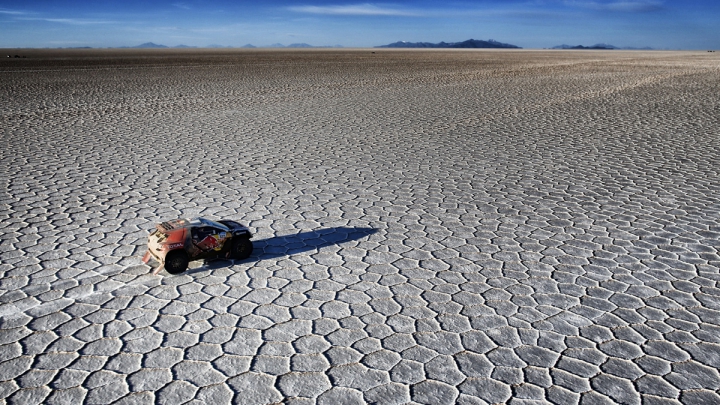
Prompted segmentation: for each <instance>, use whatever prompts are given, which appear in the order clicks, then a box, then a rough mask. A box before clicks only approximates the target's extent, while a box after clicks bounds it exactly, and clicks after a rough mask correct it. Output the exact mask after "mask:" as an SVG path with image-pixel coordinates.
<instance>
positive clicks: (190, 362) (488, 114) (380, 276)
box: [0, 51, 720, 404]
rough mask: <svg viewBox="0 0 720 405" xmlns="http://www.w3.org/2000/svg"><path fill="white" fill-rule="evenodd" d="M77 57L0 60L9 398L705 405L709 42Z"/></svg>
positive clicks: (717, 380) (709, 352)
mask: <svg viewBox="0 0 720 405" xmlns="http://www.w3.org/2000/svg"><path fill="white" fill-rule="evenodd" d="M97 52H100V51H97ZM33 55H34V56H33ZM98 55H99V56H103V54H99V53H98V54H89V56H87V57H84V56H83V54H76V55H75V56H74V57H72V58H70V59H62V58H54V57H52V55H50V56H47V55H45V56H43V54H42V53H41V52H40V51H38V52H37V55H35V54H32V55H31V57H30V58H28V59H26V60H22V61H3V62H2V64H1V65H0V70H1V71H2V77H3V80H2V81H0V99H1V100H2V105H3V108H2V113H1V114H0V119H1V121H0V124H1V126H2V129H1V131H2V140H3V147H2V148H1V149H0V156H1V157H2V167H0V183H1V184H0V189H1V190H2V194H1V198H2V205H1V206H0V221H1V223H2V226H1V227H0V237H1V238H2V240H1V242H0V263H1V264H0V276H1V278H0V398H2V401H6V402H7V403H22V404H33V403H47V404H55V403H80V402H86V403H111V402H116V403H132V404H136V403H153V402H157V403H173V404H180V403H198V404H199V403H213V404H222V403H231V402H235V403H243V404H266V403H277V402H283V401H284V402H285V403H292V404H312V403H317V404H341V403H343V404H360V403H380V404H403V403H415V404H452V403H459V404H485V403H504V402H512V403H521V404H525V403H528V404H529V403H540V402H552V403H562V404H573V403H583V404H590V403H626V404H640V403H648V404H673V403H675V404H677V403H687V404H699V403H720V396H718V390H719V389H720V375H719V374H718V368H719V367H720V289H719V286H718V280H720V275H719V274H718V268H719V267H720V256H718V249H719V248H720V243H719V242H718V240H719V237H720V223H719V218H720V181H719V179H720V173H719V172H720V153H718V152H720V132H719V130H718V125H717V123H718V116H719V115H720V110H718V105H719V104H718V100H719V98H718V95H719V94H720V87H719V86H718V81H717V75H718V70H717V66H718V59H717V57H715V56H713V55H711V56H707V55H705V54H702V55H700V54H693V53H644V54H638V53H602V52H600V53H592V54H590V53H564V52H563V53H559V52H554V53H553V52H530V51H523V52H389V51H388V52H382V51H378V52H377V53H376V54H372V53H371V52H369V51H342V52H340V51H324V52H310V51H308V52H237V51H233V52H230V51H228V52H226V53H171V52H169V53H167V54H166V56H165V57H159V56H157V55H154V54H137V55H136V54H133V53H130V52H128V53H119V54H117V55H107V57H106V58H105V59H103V58H100V57H98ZM196 215H203V216H208V217H211V218H233V219H236V220H239V221H242V222H244V223H247V224H248V225H249V226H250V228H251V229H252V231H253V232H254V233H256V238H255V246H256V251H255V253H254V254H253V256H252V257H251V258H250V259H249V260H246V261H244V262H236V263H231V262H226V261H216V262H211V263H208V264H202V263H194V264H193V265H192V266H191V267H192V268H191V269H190V270H189V271H188V272H187V273H186V274H184V275H178V276H170V275H168V274H166V273H162V276H157V277H156V276H152V275H149V274H148V273H149V271H150V269H149V268H148V267H147V266H145V265H143V264H142V263H141V262H140V256H141V255H142V253H143V251H144V243H145V235H146V231H147V230H148V229H151V228H152V227H153V224H154V223H155V222H159V221H162V220H167V219H172V218H176V217H187V216H196Z"/></svg>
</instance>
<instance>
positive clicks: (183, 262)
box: [165, 250, 189, 274]
mask: <svg viewBox="0 0 720 405" xmlns="http://www.w3.org/2000/svg"><path fill="white" fill-rule="evenodd" d="M188 263H189V260H188V257H187V254H186V253H185V252H184V251H182V250H174V251H172V252H170V253H168V254H167V256H165V270H167V272H168V273H170V274H180V273H182V272H184V271H185V270H187V267H188Z"/></svg>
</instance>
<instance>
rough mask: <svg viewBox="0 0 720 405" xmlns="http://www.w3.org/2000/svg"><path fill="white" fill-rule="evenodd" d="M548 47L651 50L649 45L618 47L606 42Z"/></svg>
mask: <svg viewBox="0 0 720 405" xmlns="http://www.w3.org/2000/svg"><path fill="white" fill-rule="evenodd" d="M550 49H624V50H646V51H650V50H652V49H653V48H650V47H649V46H646V47H644V48H633V47H629V46H626V47H623V48H620V47H617V46H614V45H608V44H595V45H592V46H583V45H575V46H572V45H565V44H562V45H558V46H553V47H552V48H550Z"/></svg>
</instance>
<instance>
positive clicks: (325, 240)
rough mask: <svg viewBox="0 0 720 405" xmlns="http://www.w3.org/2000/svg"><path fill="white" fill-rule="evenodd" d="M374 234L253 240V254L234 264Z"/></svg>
mask: <svg viewBox="0 0 720 405" xmlns="http://www.w3.org/2000/svg"><path fill="white" fill-rule="evenodd" d="M376 232H377V229H375V228H351V227H337V228H326V229H318V230H315V231H309V232H301V233H298V234H295V235H285V236H274V237H272V238H268V239H260V240H253V254H252V255H251V256H250V257H249V258H248V259H245V260H242V261H235V262H237V263H246V262H251V261H261V260H267V259H275V258H278V257H283V256H290V255H295V254H298V253H303V252H308V251H314V250H318V249H321V248H324V247H326V246H331V245H337V244H340V243H344V242H350V241H354V240H358V239H362V238H364V237H366V236H370V235H372V234H374V233H376ZM227 262H228V260H223V259H218V260H213V261H212V262H209V263H206V264H205V265H203V266H202V267H199V268H195V269H192V270H189V271H187V272H186V273H185V274H188V273H195V272H197V271H202V270H207V269H216V268H221V267H225V266H226V264H225V263H227Z"/></svg>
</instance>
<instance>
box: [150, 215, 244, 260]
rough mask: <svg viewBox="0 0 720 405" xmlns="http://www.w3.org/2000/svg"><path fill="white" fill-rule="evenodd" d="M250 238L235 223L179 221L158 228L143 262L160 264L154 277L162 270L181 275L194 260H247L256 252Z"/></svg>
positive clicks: (158, 225) (222, 221)
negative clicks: (152, 260)
mask: <svg viewBox="0 0 720 405" xmlns="http://www.w3.org/2000/svg"><path fill="white" fill-rule="evenodd" d="M250 238H252V234H251V233H250V230H249V229H248V228H247V227H245V226H244V225H242V224H240V223H237V222H235V221H229V220H221V221H217V222H216V221H211V220H209V219H205V218H192V219H176V220H172V221H168V222H162V223H159V224H157V225H155V229H154V230H153V231H152V232H150V235H148V250H147V252H146V253H145V256H143V259H142V260H143V263H148V262H149V261H150V259H155V260H156V261H157V262H158V263H160V265H159V266H158V267H157V268H156V269H155V270H154V271H153V274H158V273H159V272H160V270H162V269H163V268H165V270H167V272H168V273H170V274H180V273H182V272H184V271H185V270H186V269H187V267H188V263H190V262H191V261H193V260H200V259H223V258H224V259H236V260H242V259H246V258H248V257H249V256H250V254H251V253H252V250H253V245H252V242H251V241H250Z"/></svg>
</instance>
